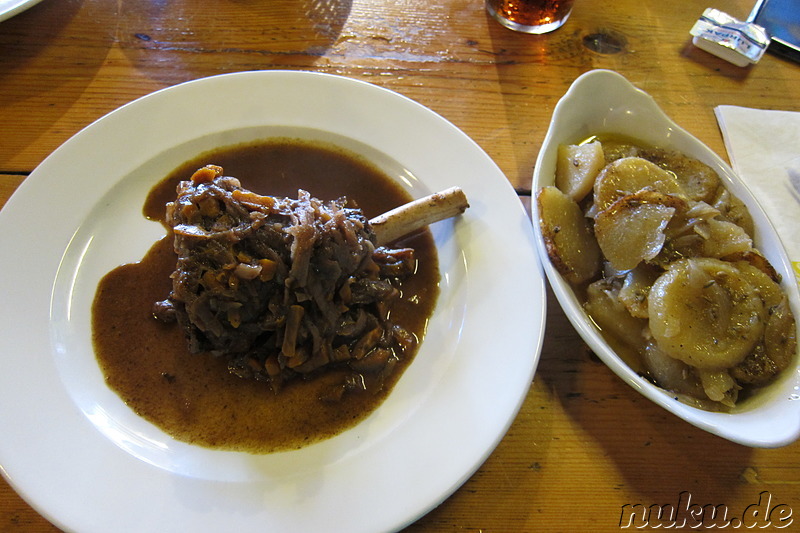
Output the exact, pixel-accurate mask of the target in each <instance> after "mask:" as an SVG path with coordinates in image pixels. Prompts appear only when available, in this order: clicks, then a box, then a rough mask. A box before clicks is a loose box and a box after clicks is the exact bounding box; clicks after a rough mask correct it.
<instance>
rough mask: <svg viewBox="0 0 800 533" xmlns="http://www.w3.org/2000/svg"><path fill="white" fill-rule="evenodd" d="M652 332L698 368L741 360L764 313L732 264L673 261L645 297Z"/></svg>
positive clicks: (720, 366)
mask: <svg viewBox="0 0 800 533" xmlns="http://www.w3.org/2000/svg"><path fill="white" fill-rule="evenodd" d="M647 300H648V312H649V316H650V331H651V332H652V334H653V338H655V340H656V342H657V343H658V346H659V347H660V348H661V349H662V350H663V351H664V352H665V353H666V354H667V355H669V356H671V357H674V358H676V359H680V360H681V361H683V362H684V363H686V364H688V365H691V366H694V367H696V368H698V369H701V370H720V369H727V368H730V367H732V366H735V365H738V364H739V363H741V362H742V361H743V360H744V359H745V357H746V356H747V355H748V354H749V353H750V352H751V351H752V350H753V349H754V348H755V346H756V344H757V343H758V342H759V341H760V340H761V338H762V335H763V333H764V323H765V322H766V318H767V311H766V308H765V306H764V303H763V301H762V299H761V298H760V297H759V295H758V294H757V293H756V290H755V288H754V287H753V285H752V284H751V283H750V282H749V281H748V279H747V277H746V276H745V275H743V274H742V273H741V272H740V271H739V270H738V269H737V268H736V267H735V266H734V265H733V264H732V263H729V262H726V261H720V260H718V259H711V258H689V259H681V260H678V261H675V262H673V263H671V264H670V265H669V268H668V270H667V271H666V272H665V273H664V274H662V275H661V276H660V277H659V278H658V279H657V280H656V281H655V283H653V287H652V288H651V289H650V294H648V297H647Z"/></svg>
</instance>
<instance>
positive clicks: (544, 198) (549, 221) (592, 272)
mask: <svg viewBox="0 0 800 533" xmlns="http://www.w3.org/2000/svg"><path fill="white" fill-rule="evenodd" d="M536 202H537V205H538V208H539V224H540V225H541V229H542V236H543V237H544V244H545V247H546V249H547V255H548V256H549V257H550V261H552V263H553V265H554V266H555V267H556V270H558V272H559V273H560V274H561V275H562V276H564V278H565V279H566V280H567V281H569V282H570V283H573V284H580V283H583V282H585V281H588V280H590V279H592V278H594V277H595V276H596V275H597V273H598V272H599V270H600V248H599V247H598V245H597V240H595V238H594V234H593V233H592V230H591V228H590V226H589V220H588V219H587V218H586V217H584V216H583V212H582V211H581V209H580V207H579V206H578V204H577V202H575V200H573V199H572V198H570V197H569V196H567V195H566V194H564V193H563V192H561V191H560V190H558V189H557V188H556V187H552V186H550V187H542V188H541V189H540V190H539V192H538V193H537V195H536Z"/></svg>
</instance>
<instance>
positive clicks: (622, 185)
mask: <svg viewBox="0 0 800 533" xmlns="http://www.w3.org/2000/svg"><path fill="white" fill-rule="evenodd" d="M645 188H647V189H650V190H653V191H657V192H661V193H664V194H674V195H682V194H683V189H682V188H681V185H680V183H678V180H677V179H676V178H675V175H674V174H671V173H669V172H667V171H666V170H664V169H663V168H661V167H659V166H658V165H656V164H655V163H651V162H650V161H647V160H646V159H642V158H641V157H624V158H622V159H617V160H616V161H613V162H611V163H609V164H608V165H606V166H605V168H603V170H602V171H600V174H598V175H597V179H596V180H595V183H594V204H595V209H596V211H597V212H598V213H599V212H600V211H602V210H604V209H606V208H607V207H608V206H610V205H611V204H612V203H614V202H616V201H617V200H618V199H620V198H622V197H623V196H626V195H628V194H632V193H635V192H637V191H640V190H642V189H645Z"/></svg>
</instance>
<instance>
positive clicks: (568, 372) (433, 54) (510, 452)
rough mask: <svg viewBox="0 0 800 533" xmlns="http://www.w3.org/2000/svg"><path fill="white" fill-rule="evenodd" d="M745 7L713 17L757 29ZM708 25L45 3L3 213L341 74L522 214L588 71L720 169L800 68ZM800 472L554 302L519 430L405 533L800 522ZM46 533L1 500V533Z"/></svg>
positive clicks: (398, 2)
mask: <svg viewBox="0 0 800 533" xmlns="http://www.w3.org/2000/svg"><path fill="white" fill-rule="evenodd" d="M751 4H752V1H751V0H719V1H718V2H716V3H714V4H713V7H716V8H718V9H721V10H723V11H726V12H728V13H730V14H731V15H733V16H736V17H739V18H745V17H746V16H747V14H748V12H749V10H750V8H751V7H752V6H751ZM706 7H710V5H709V3H708V2H706V1H704V0H684V1H682V2H681V3H680V7H677V6H676V4H674V3H672V2H666V1H663V0H616V1H614V2H608V1H601V0H577V5H576V7H575V10H574V13H573V15H572V17H571V18H570V20H569V21H568V22H567V24H566V25H565V26H564V27H563V28H561V29H559V30H558V31H556V32H554V33H552V34H549V35H545V36H530V35H522V34H517V33H514V32H511V31H509V30H506V29H504V28H502V27H501V26H500V25H498V24H497V23H496V22H494V21H493V20H491V19H490V18H488V17H487V15H486V14H485V12H484V9H483V0H438V1H423V0H270V1H269V2H264V1H258V0H172V1H170V2H149V1H135V2H117V1H113V0H44V1H43V2H41V3H40V4H38V5H36V6H34V7H33V8H31V9H29V10H28V11H26V12H24V13H22V14H20V15H18V16H16V17H14V18H12V19H10V20H7V21H5V22H2V23H0V117H2V121H1V123H2V124H3V126H4V132H3V135H2V141H0V204H2V203H5V201H6V200H7V199H8V198H9V196H10V195H11V194H12V193H13V191H14V189H15V188H16V187H17V186H18V185H19V184H20V183H21V182H22V181H23V180H24V179H25V177H26V175H28V174H29V173H30V172H31V171H32V170H33V169H34V168H35V167H36V166H37V165H38V164H39V163H40V162H41V161H42V159H43V158H44V157H45V156H47V155H48V154H49V153H50V152H52V151H53V150H55V149H56V148H57V147H58V146H59V145H60V144H61V143H63V142H64V141H66V140H67V139H68V138H69V137H70V136H72V135H73V134H75V133H76V132H77V131H78V130H80V129H81V128H83V127H85V126H86V125H88V124H89V123H91V122H92V121H93V120H95V119H97V118H99V117H101V116H103V115H104V114H106V113H108V112H110V111H112V110H113V109H115V108H117V107H119V106H120V105H122V104H124V103H126V102H129V101H131V100H133V99H135V98H137V97H140V96H142V95H145V94H147V93H150V92H152V91H155V90H157V89H161V88H163V87H167V86H171V85H174V84H177V83H180V82H184V81H187V80H191V79H195V78H199V77H204V76H210V75H215V74H221V73H226V72H233V71H242V70H255V69H300V70H313V71H319V72H327V73H333V74H340V75H345V76H349V77H352V78H356V79H360V80H366V81H369V82H372V83H374V84H377V85H380V86H382V87H387V88H389V89H392V90H395V91H397V92H399V93H402V94H404V95H406V96H408V97H410V98H413V99H415V100H417V101H419V102H421V103H422V104H424V105H426V106H428V107H430V108H431V109H433V110H434V111H436V112H438V113H439V114H441V115H443V116H444V117H445V118H447V119H449V120H450V121H452V122H453V123H454V124H455V125H457V126H458V127H459V128H461V129H462V130H464V131H465V132H466V133H467V134H468V135H469V136H471V137H472V138H473V139H474V140H475V141H476V142H477V143H478V144H479V145H480V146H482V147H483V149H484V150H486V152H488V154H489V155H490V156H491V157H492V158H493V159H494V160H495V161H496V162H497V164H498V165H499V166H500V168H501V169H502V170H503V171H504V173H505V174H506V176H507V177H508V179H509V181H510V182H511V183H512V184H513V186H514V187H515V188H516V190H517V192H518V193H519V195H520V198H521V200H522V201H523V202H524V203H526V204H529V201H530V176H531V173H532V170H533V166H534V162H535V159H536V155H537V151H538V149H539V147H540V145H541V143H542V140H543V138H544V134H545V131H546V129H547V125H548V122H549V119H550V115H551V113H552V110H553V107H554V106H555V103H556V102H557V100H558V99H559V98H560V97H561V95H562V94H563V93H564V92H565V90H566V89H567V87H568V86H569V84H570V83H571V82H572V81H573V80H574V79H575V78H576V77H577V76H578V75H580V74H581V73H583V72H585V71H587V70H590V69H593V68H609V69H613V70H616V71H618V72H620V73H621V74H623V75H624V76H626V77H627V78H628V79H630V80H631V81H632V82H633V83H634V84H636V85H637V86H638V87H640V88H642V89H644V90H646V91H648V92H649V93H650V94H651V95H652V96H653V97H654V98H655V99H656V101H657V102H658V103H659V104H660V105H661V106H662V107H663V108H664V110H665V111H666V112H667V113H668V114H669V115H670V116H671V117H672V118H673V119H675V120H676V121H677V122H678V123H680V124H681V125H683V126H684V127H685V128H686V129H688V130H689V131H691V132H692V133H693V134H695V135H696V136H697V137H699V138H700V139H701V140H702V141H704V142H705V143H707V144H708V145H709V146H711V147H712V148H713V149H715V150H716V151H717V152H718V153H720V154H722V155H723V157H725V150H724V146H723V142H722V138H721V136H720V132H719V130H718V127H717V123H716V120H715V117H714V113H713V108H714V106H716V105H719V104H732V105H742V106H749V107H756V108H771V109H784V110H790V111H800V98H799V97H798V96H800V91H799V90H798V87H800V66H798V65H797V64H793V63H789V62H787V61H785V60H782V59H779V58H777V57H774V56H771V55H767V56H765V57H764V58H763V59H762V60H761V62H760V63H759V64H758V65H756V66H755V67H752V68H745V69H742V68H738V67H734V66H732V65H730V64H727V63H725V62H723V61H722V60H719V59H717V58H715V57H713V56H711V55H709V54H707V53H705V52H703V51H700V50H698V49H696V48H694V47H693V46H692V45H691V42H690V36H689V33H688V32H689V29H690V28H691V26H692V25H693V23H694V21H695V20H696V19H697V18H698V16H699V15H700V14H701V13H702V12H703V9H704V8H706ZM3 231H8V228H5V229H4V230H3ZM4 253H7V251H4ZM551 296H552V295H551ZM3 355H6V354H3ZM2 431H8V428H3V430H2ZM0 438H2V436H0ZM798 465H800V444H793V445H790V446H787V447H784V448H780V449H774V450H762V449H749V448H745V447H742V446H740V445H736V444H732V443H730V442H727V441H725V440H722V439H720V438H717V437H714V436H712V435H710V434H708V433H705V432H703V431H701V430H699V429H695V428H694V427H692V426H690V425H689V424H687V423H685V422H683V421H681V420H679V419H677V418H675V417H674V416H672V415H670V414H668V413H666V412H664V411H663V410H661V409H660V408H659V407H656V406H655V405H653V404H652V403H650V402H649V401H648V400H646V399H644V398H643V397H642V396H640V395H638V394H637V393H636V392H635V391H633V390H632V389H631V388H629V387H628V386H626V385H625V384H623V383H622V382H621V381H620V380H619V379H618V378H617V377H616V376H614V375H613V374H612V373H611V371H609V370H608V369H607V368H606V367H605V366H604V365H603V364H602V363H601V362H599V360H598V359H597V358H596V357H594V356H593V355H592V354H591V353H590V352H589V351H588V350H587V348H586V347H585V345H584V344H583V343H582V342H581V340H580V339H579V337H578V336H577V334H576V333H575V332H574V330H573V329H572V327H571V326H570V324H569V323H568V321H567V320H566V318H565V316H564V314H563V313H562V311H561V309H560V308H559V306H558V304H557V303H556V301H555V300H554V299H553V298H552V297H551V298H550V299H549V301H548V312H547V329H546V338H545V341H544V348H543V352H542V356H541V362H540V365H539V369H538V373H537V374H536V378H535V380H534V382H533V384H532V387H531V389H530V393H529V394H528V396H527V398H526V400H525V402H524V405H523V407H522V410H521V411H520V413H519V415H518V417H517V418H516V421H515V422H514V424H513V426H512V427H511V429H510V430H509V432H508V434H507V435H506V436H505V438H504V439H503V440H502V442H501V443H500V444H499V446H498V447H497V449H496V450H495V451H494V453H493V454H492V455H491V456H490V457H489V459H488V460H487V461H486V463H485V464H484V465H483V466H482V467H481V468H480V469H479V470H478V471H477V472H476V473H475V474H474V475H473V476H472V477H471V478H470V479H469V480H468V481H467V482H466V483H465V484H464V485H463V487H461V489H459V490H458V491H457V492H456V493H455V494H454V495H452V496H451V497H450V498H449V499H447V500H446V501H445V502H444V503H442V504H441V505H440V506H439V507H438V508H436V509H435V510H433V511H431V512H430V513H429V514H428V515H427V516H425V517H423V518H421V519H420V520H419V521H418V522H417V523H415V524H414V525H412V526H410V527H409V528H408V530H409V531H415V532H416V531H448V532H449V531H456V530H458V531H473V532H478V531H493V532H511V531H606V530H608V531H612V530H617V529H618V528H619V526H620V519H621V517H622V515H623V509H624V508H623V506H625V505H626V504H627V505H633V504H643V505H644V506H649V505H651V504H657V505H664V504H668V503H672V504H674V505H679V504H682V503H685V499H686V497H687V495H688V496H690V497H691V501H692V503H696V504H699V505H706V504H709V505H714V506H716V505H720V504H724V505H726V506H727V508H728V509H729V515H728V516H729V517H730V516H740V515H741V513H743V512H744V511H745V510H746V509H748V506H749V505H751V504H758V503H759V498H762V499H763V498H766V496H770V497H771V500H770V503H769V505H768V506H769V507H774V506H776V505H778V504H783V505H784V507H783V508H782V509H783V510H784V511H785V510H786V508H787V507H788V508H789V509H794V508H796V509H798V510H800V466H798ZM0 467H2V465H0ZM761 503H762V506H766V505H767V502H766V500H765V499H763V500H762V502H761ZM749 510H750V511H752V510H755V507H750V508H749ZM773 518H776V517H773ZM798 519H800V517H798ZM784 524H785V522H784ZM651 525H652V524H651ZM775 525H776V523H773V526H775ZM54 529H55V528H54V527H53V526H52V525H50V524H49V523H48V522H47V521H46V520H45V519H44V518H43V517H42V516H40V515H39V514H37V513H36V512H35V511H34V510H33V509H31V507H29V506H28V505H27V504H26V503H25V502H24V501H23V500H22V499H21V498H20V497H19V496H17V495H16V493H15V492H14V491H13V490H12V489H11V488H10V486H9V485H7V484H6V483H5V481H0V531H8V532H16V531H26V532H37V531H52V530H54Z"/></svg>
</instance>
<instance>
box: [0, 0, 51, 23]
mask: <svg viewBox="0 0 800 533" xmlns="http://www.w3.org/2000/svg"><path fill="white" fill-rule="evenodd" d="M41 1H42V0H0V22H2V21H4V20H6V19H10V18H11V17H13V16H14V15H17V14H19V13H22V12H23V11H25V10H26V9H29V8H31V7H33V6H35V5H36V4H38V3H39V2H41Z"/></svg>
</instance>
